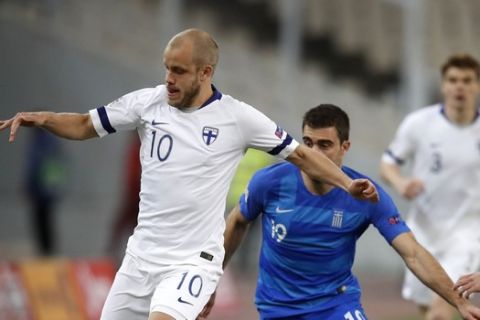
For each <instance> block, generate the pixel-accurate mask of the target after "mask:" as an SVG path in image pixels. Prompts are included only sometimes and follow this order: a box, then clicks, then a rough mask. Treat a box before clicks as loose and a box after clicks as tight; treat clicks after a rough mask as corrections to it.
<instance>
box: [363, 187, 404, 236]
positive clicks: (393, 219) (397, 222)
mask: <svg viewBox="0 0 480 320" xmlns="http://www.w3.org/2000/svg"><path fill="white" fill-rule="evenodd" d="M376 187H377V190H378V192H379V195H380V201H379V202H378V203H376V204H374V205H373V206H374V209H373V212H372V216H371V222H372V223H373V225H374V226H375V228H377V229H378V231H379V232H380V233H381V234H382V236H383V237H384V238H385V240H387V241H388V243H389V244H392V241H393V239H395V238H396V237H397V236H398V235H400V234H402V233H405V232H409V231H410V228H409V227H408V226H407V224H406V223H405V221H404V220H403V219H402V217H401V216H400V213H399V212H398V209H397V207H396V206H395V204H394V203H393V200H392V198H391V197H390V196H389V195H388V194H387V193H386V192H385V191H384V190H383V189H382V188H381V187H380V186H378V185H376Z"/></svg>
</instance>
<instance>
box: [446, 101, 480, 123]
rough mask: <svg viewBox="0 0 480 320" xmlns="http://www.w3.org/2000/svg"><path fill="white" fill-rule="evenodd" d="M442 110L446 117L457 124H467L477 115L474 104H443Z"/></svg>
mask: <svg viewBox="0 0 480 320" xmlns="http://www.w3.org/2000/svg"><path fill="white" fill-rule="evenodd" d="M444 111H445V116H446V117H447V119H448V120H450V121H451V122H453V123H455V124H457V125H468V124H470V123H472V122H473V121H474V120H475V118H476V117H477V109H476V108H475V106H466V105H465V106H463V107H455V106H447V105H445V109H444Z"/></svg>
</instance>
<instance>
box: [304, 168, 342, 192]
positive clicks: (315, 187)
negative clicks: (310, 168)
mask: <svg viewBox="0 0 480 320" xmlns="http://www.w3.org/2000/svg"><path fill="white" fill-rule="evenodd" d="M301 174H302V179H303V184H304V185H305V188H307V190H308V191H310V193H312V194H315V195H324V194H327V193H328V192H330V190H332V189H333V188H334V186H333V185H331V184H327V183H324V182H321V181H317V180H313V179H312V178H310V177H309V176H308V175H307V174H306V173H305V172H303V171H301Z"/></svg>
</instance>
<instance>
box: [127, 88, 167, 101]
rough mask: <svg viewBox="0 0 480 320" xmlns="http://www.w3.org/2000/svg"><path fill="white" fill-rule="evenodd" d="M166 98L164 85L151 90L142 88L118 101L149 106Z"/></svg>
mask: <svg viewBox="0 0 480 320" xmlns="http://www.w3.org/2000/svg"><path fill="white" fill-rule="evenodd" d="M165 98H166V87H165V85H158V86H156V87H151V88H142V89H138V90H135V91H132V92H129V93H127V94H126V95H124V96H123V97H122V98H120V99H124V100H126V101H130V102H141V103H142V105H146V104H150V103H153V102H155V101H158V100H162V99H163V100H164V99H165Z"/></svg>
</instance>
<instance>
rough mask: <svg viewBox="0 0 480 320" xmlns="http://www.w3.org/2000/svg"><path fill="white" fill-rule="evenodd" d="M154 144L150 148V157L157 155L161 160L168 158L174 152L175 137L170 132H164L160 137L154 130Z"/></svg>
mask: <svg viewBox="0 0 480 320" xmlns="http://www.w3.org/2000/svg"><path fill="white" fill-rule="evenodd" d="M152 135H153V137H152V146H151V148H150V158H153V157H155V156H156V157H157V158H158V160H160V161H161V162H163V161H165V160H167V159H168V157H169V156H170V152H172V146H173V139H172V136H171V135H169V134H164V135H163V136H161V137H160V138H159V139H158V143H157V131H152Z"/></svg>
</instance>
